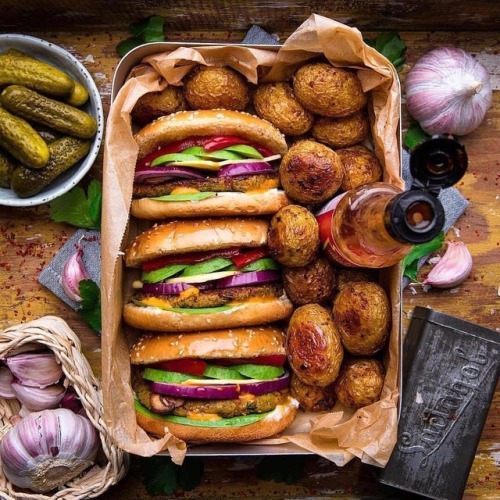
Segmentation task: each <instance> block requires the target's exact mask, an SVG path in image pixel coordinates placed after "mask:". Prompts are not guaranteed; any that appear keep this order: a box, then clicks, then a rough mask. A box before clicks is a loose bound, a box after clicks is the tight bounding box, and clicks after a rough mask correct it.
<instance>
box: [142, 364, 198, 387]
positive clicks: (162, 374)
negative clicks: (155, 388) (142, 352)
mask: <svg viewBox="0 0 500 500" xmlns="http://www.w3.org/2000/svg"><path fill="white" fill-rule="evenodd" d="M142 378H143V379H145V380H151V382H162V383H165V384H181V383H182V382H185V381H186V380H192V379H202V378H203V377H199V376H198V375H190V374H188V373H179V372H170V371H167V370H157V369H156V368H149V367H148V368H146V369H145V370H144V372H143V373H142Z"/></svg>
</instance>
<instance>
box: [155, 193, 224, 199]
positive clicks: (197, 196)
mask: <svg viewBox="0 0 500 500" xmlns="http://www.w3.org/2000/svg"><path fill="white" fill-rule="evenodd" d="M216 195H217V194H216V193H214V192H212V191H203V192H202V191H199V192H197V193H185V194H180V193H179V194H166V195H164V196H154V197H152V198H151V199H152V200H157V201H200V200H206V199H207V198H213V197H214V196H216Z"/></svg>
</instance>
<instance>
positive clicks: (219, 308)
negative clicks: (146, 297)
mask: <svg viewBox="0 0 500 500" xmlns="http://www.w3.org/2000/svg"><path fill="white" fill-rule="evenodd" d="M132 303H133V304H135V305H136V306H139V307H157V308H158V309H162V310H164V311H173V312H177V313H182V314H212V313H218V312H224V311H229V309H232V308H233V307H234V306H217V307H199V308H198V309H189V308H187V307H161V306H159V305H158V306H157V305H155V306H150V305H148V304H145V303H144V302H142V301H140V300H137V299H134V298H133V299H132Z"/></svg>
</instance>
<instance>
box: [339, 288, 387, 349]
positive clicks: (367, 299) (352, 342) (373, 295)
mask: <svg viewBox="0 0 500 500" xmlns="http://www.w3.org/2000/svg"><path fill="white" fill-rule="evenodd" d="M333 319H334V321H335V325H336V326H337V328H338V331H339V333H340V338H341V339H342V344H343V346H344V348H345V349H346V350H347V351H348V352H349V353H351V354H354V355H359V356H369V355H371V354H375V353H376V352H377V351H380V349H382V347H384V345H385V342H386V340H387V337H388V335H389V328H390V324H391V307H390V303H389V298H388V296H387V293H386V291H385V290H384V289H383V288H382V287H381V286H380V285H379V284H378V283H373V282H369V281H358V282H352V283H348V284H346V285H344V286H343V287H342V288H341V289H340V291H339V293H338V294H337V296H336V297H335V300H334V302H333Z"/></svg>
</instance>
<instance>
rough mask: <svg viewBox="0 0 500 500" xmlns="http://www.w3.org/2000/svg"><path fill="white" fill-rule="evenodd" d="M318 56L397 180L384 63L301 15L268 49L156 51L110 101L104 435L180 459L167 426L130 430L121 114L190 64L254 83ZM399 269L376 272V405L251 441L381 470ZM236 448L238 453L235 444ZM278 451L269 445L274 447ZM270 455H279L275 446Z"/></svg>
mask: <svg viewBox="0 0 500 500" xmlns="http://www.w3.org/2000/svg"><path fill="white" fill-rule="evenodd" d="M320 55H324V56H326V58H327V59H328V60H329V61H330V62H331V63H332V64H334V65H338V66H348V67H351V68H354V69H356V70H357V73H358V75H359V77H360V79H361V82H362V86H363V89H364V90H365V92H370V96H371V100H370V104H369V111H370V115H371V121H372V136H373V142H374V146H375V150H376V153H377V156H378V157H379V159H380V160H381V161H382V163H383V165H384V166H385V174H384V180H385V181H387V182H390V183H392V184H396V185H398V186H402V180H401V178H400V175H399V173H400V142H399V120H400V87H399V81H398V77H397V73H396V71H395V69H394V67H393V66H392V64H391V63H390V62H389V61H388V60H387V59H386V58H385V57H384V56H382V55H381V54H379V53H378V52H377V51H376V50H375V49H373V48H371V47H369V46H367V45H365V44H364V42H363V39H362V36H361V33H360V32H359V31H358V30H357V29H354V28H350V27H347V26H345V25H343V24H340V23H338V22H336V21H333V20H331V19H327V18H325V17H322V16H318V15H316V14H313V15H311V17H310V18H309V19H307V20H306V21H305V22H304V23H303V24H302V25H301V26H300V27H299V28H298V29H297V30H296V31H295V32H294V33H293V34H292V35H291V36H290V37H289V38H288V39H287V40H286V41H285V43H284V44H283V46H282V47H281V48H280V49H279V50H278V51H277V52H276V51H273V50H265V49H261V48H253V47H238V46H203V47H195V48H189V47H181V48H177V49H176V50H170V51H160V52H159V53H158V54H154V55H152V56H148V57H146V58H145V59H144V60H143V61H142V64H140V65H138V66H136V67H135V68H134V69H133V71H132V72H131V73H130V75H129V78H128V79H127V81H126V82H125V84H124V85H123V87H122V88H121V89H120V91H119V92H118V94H117V95H116V98H115V99H114V102H113V103H112V105H111V108H110V112H109V116H108V121H107V131H106V139H105V152H104V174H103V228H102V310H103V337H102V347H103V350H102V358H103V367H102V372H103V398H104V410H105V419H106V423H107V425H108V426H109V428H110V430H111V432H112V435H113V438H114V439H115V440H116V442H117V443H118V444H119V445H120V446H121V447H122V448H123V449H124V450H126V451H128V452H130V453H134V454H137V455H142V456H151V455H154V454H156V453H158V452H160V451H162V450H168V452H169V453H170V455H171V457H172V459H173V461H174V462H175V463H182V461H183V459H184V457H185V455H186V446H185V443H184V442H183V441H181V440H179V439H177V438H175V437H173V436H172V435H171V434H170V433H168V432H167V434H166V435H165V437H163V438H162V439H155V438H152V437H150V436H148V435H147V434H146V433H145V432H144V431H143V430H142V429H141V428H139V427H138V426H137V423H136V418H135V411H134V406H133V398H134V395H133V391H132V388H131V385H130V377H131V368H130V363H129V347H130V345H131V344H132V343H133V342H134V341H135V339H136V338H137V335H138V332H137V331H134V330H133V329H130V328H127V327H126V326H124V325H123V324H122V320H121V314H122V307H123V303H124V300H126V295H127V294H129V293H130V292H129V290H130V287H129V283H130V281H131V279H132V278H131V277H130V276H125V274H124V269H123V262H122V255H123V250H124V248H125V246H126V244H127V241H128V239H129V237H131V236H133V235H135V234H137V232H138V231H139V230H140V229H143V226H144V224H145V223H144V222H143V221H142V222H141V221H136V220H133V219H130V218H129V209H130V203H131V199H132V186H133V177H134V169H135V163H136V159H137V146H136V144H135V142H134V139H133V131H132V128H131V119H130V111H131V110H132V108H133V107H134V104H135V103H136V102H137V100H138V99H139V97H141V96H142V95H143V94H145V93H147V92H153V91H157V90H160V89H162V88H164V87H165V86H166V85H179V84H182V78H183V77H184V76H185V75H186V74H187V73H188V72H189V70H190V69H191V68H192V67H194V66H195V65H196V64H200V63H201V64H206V65H222V64H224V65H228V66H231V67H233V68H234V69H236V70H237V71H240V72H241V73H242V74H243V75H245V76H246V78H247V79H248V80H249V81H250V82H252V83H257V82H261V81H280V80H285V79H288V78H289V77H290V76H291V75H292V73H293V71H294V70H295V69H296V68H297V66H299V65H300V64H302V63H303V62H304V61H307V60H310V59H314V58H316V57H318V56H320ZM399 276H400V274H399V269H398V268H394V269H390V270H388V271H387V272H384V273H383V278H384V279H385V280H386V283H385V285H386V289H387V290H389V292H390V296H391V301H392V305H393V326H392V331H391V335H390V340H389V345H388V349H387V352H386V359H385V364H386V367H387V375H386V379H385V385H384V388H383V392H382V398H381V400H380V401H379V402H377V403H375V404H373V405H371V406H369V407H366V408H362V409H361V410H358V411H356V412H353V411H352V410H346V409H345V408H342V407H341V405H339V404H338V405H337V406H336V407H335V408H334V410H333V411H332V412H330V413H326V414H310V413H309V414H302V413H300V414H299V415H298V417H297V418H296V421H295V422H294V423H293V424H292V425H291V426H290V427H289V428H288V429H287V430H286V431H285V432H284V433H283V435H281V436H279V437H276V438H271V439H265V440H261V441H258V442H253V443H252V444H256V443H261V444H266V445H272V446H274V445H279V444H280V443H284V442H291V443H294V444H296V445H298V446H299V447H301V448H303V449H304V450H307V451H310V452H312V453H316V454H318V455H321V456H323V457H325V458H327V459H328V460H332V461H333V462H335V463H336V464H337V465H344V464H345V463H347V462H348V461H349V460H351V459H352V458H353V457H355V456H357V457H359V458H360V459H361V460H363V461H364V462H367V463H371V464H374V465H378V466H384V465H385V464H386V463H387V461H388V459H389V457H390V454H391V451H392V449H393V447H394V445H395V442H396V435H397V416H398V410H397V402H398V378H399V377H398V374H399V356H400V348H399V342H400V339H399V327H400V306H401V305H400V286H399ZM238 446H241V449H242V454H244V453H245V450H244V445H243V444H241V445H238ZM277 450H278V449H277ZM277 453H279V451H277Z"/></svg>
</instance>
